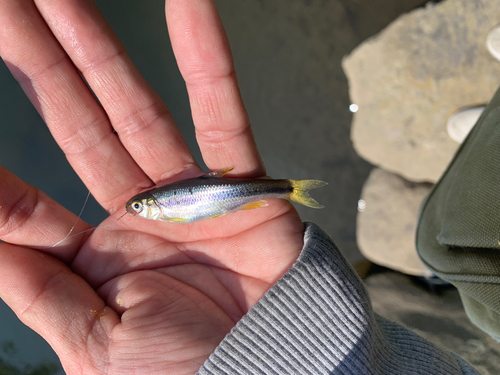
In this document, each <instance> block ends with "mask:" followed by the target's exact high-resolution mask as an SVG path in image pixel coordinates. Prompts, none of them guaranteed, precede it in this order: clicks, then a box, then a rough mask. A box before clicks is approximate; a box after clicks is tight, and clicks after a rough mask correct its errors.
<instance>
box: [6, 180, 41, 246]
mask: <svg viewBox="0 0 500 375" xmlns="http://www.w3.org/2000/svg"><path fill="white" fill-rule="evenodd" d="M37 202H38V190H37V189H36V188H34V187H32V186H27V187H26V188H25V189H23V190H20V191H18V192H17V193H16V194H15V195H14V196H11V197H10V199H9V200H8V201H6V202H2V207H1V209H0V238H3V237H5V236H7V235H9V234H10V233H13V232H14V231H16V230H18V229H19V228H21V227H22V226H23V225H25V224H26V222H27V221H28V220H29V218H30V217H31V215H32V214H33V212H34V211H35V208H36V205H37Z"/></svg>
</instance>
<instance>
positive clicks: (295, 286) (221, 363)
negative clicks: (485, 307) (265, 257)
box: [199, 223, 479, 375]
mask: <svg viewBox="0 0 500 375" xmlns="http://www.w3.org/2000/svg"><path fill="white" fill-rule="evenodd" d="M199 374H230V375H235V374H246V375H248V374H304V375H306V374H342V375H346V374H355V375H363V374H395V375H396V374H397V375H405V374H422V375H429V374H479V373H478V372H477V371H476V370H474V369H473V368H472V367H471V366H470V365H469V364H468V363H467V362H465V361H463V360H462V359H460V358H458V357H457V356H456V355H454V354H452V353H450V352H446V351H443V350H441V349H439V348H437V347H435V346H434V345H432V344H431V343H429V342H427V341H425V340H424V339H423V338H421V337H419V336H417V335H416V334H414V333H412V332H411V331H409V330H408V329H406V328H404V327H402V326H400V325H398V324H396V323H393V322H390V321H388V320H386V319H384V318H381V317H379V316H377V315H376V314H374V313H373V311H372V307H371V303H370V300H369V298H368V295H367V292H366V290H365V288H364V286H363V284H362V282H361V280H360V279H359V278H358V276H357V275H356V273H355V272H354V270H353V269H352V268H351V267H350V265H349V264H348V263H347V262H346V260H345V259H344V257H343V256H342V254H341V253H340V252H339V250H338V249H337V248H336V246H335V245H334V244H333V242H332V241H331V240H330V238H329V237H328V236H327V235H326V234H325V233H324V232H323V231H322V230H321V229H320V228H318V227H317V226H316V225H314V224H311V223H306V232H305V238H304V249H303V250H302V253H301V255H300V257H299V259H298V260H297V262H296V263H295V264H294V266H293V267H292V268H291V269H290V270H289V271H288V272H287V273H286V274H285V275H284V276H283V277H282V278H281V279H280V280H279V281H278V282H277V283H276V285H274V286H273V287H272V288H271V289H270V290H269V291H268V292H267V293H266V294H265V295H264V296H263V297H262V299H261V300H260V301H259V302H258V303H257V304H256V305H255V306H254V307H253V308H252V309H251V310H250V311H249V312H248V314H246V315H245V316H244V317H243V318H242V319H241V320H240V321H239V322H238V324H237V325H236V326H235V327H234V328H233V329H232V330H231V332H230V333H229V334H228V335H227V336H226V338H225V339H224V340H223V341H222V342H221V343H220V345H219V346H218V347H217V349H216V350H215V352H214V353H213V354H212V355H211V356H210V357H209V358H208V359H207V361H206V362H205V364H204V365H203V367H202V368H201V369H200V371H199Z"/></svg>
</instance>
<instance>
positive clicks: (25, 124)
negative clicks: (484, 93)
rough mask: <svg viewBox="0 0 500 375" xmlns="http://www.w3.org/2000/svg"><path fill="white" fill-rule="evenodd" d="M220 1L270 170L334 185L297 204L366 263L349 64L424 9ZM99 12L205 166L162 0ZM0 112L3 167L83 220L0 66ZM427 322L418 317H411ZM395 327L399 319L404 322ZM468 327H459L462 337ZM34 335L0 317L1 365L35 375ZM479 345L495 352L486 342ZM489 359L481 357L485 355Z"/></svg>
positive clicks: (374, 0) (66, 177)
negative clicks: (372, 40) (358, 225)
mask: <svg viewBox="0 0 500 375" xmlns="http://www.w3.org/2000/svg"><path fill="white" fill-rule="evenodd" d="M216 3H217V5H218V7H219V10H220V12H221V15H222V20H223V22H224V25H225V27H226V30H227V32H228V34H229V40H230V42H231V46H232V49H233V53H234V55H235V62H236V67H237V71H238V77H239V81H240V86H241V90H242V93H243V98H244V99H245V102H246V104H247V109H248V112H249V114H250V117H251V120H252V124H253V127H254V132H255V136H256V138H257V142H258V145H259V148H260V151H261V153H262V156H263V159H264V161H265V162H266V165H267V167H268V173H269V174H270V175H271V176H273V177H277V178H279V177H287V178H290V177H293V178H320V179H323V180H326V181H329V182H330V185H329V187H328V189H321V190H318V191H317V193H316V192H315V197H316V198H317V199H318V200H319V201H320V202H321V203H323V204H324V205H325V206H326V207H327V208H326V209H324V210H321V211H316V210H303V209H302V208H300V207H299V210H300V212H301V214H302V216H303V218H304V219H306V220H313V221H315V222H317V223H318V224H320V225H321V227H323V228H324V229H325V230H326V231H327V232H328V233H329V234H330V235H331V237H332V238H333V239H334V240H335V242H336V243H337V245H338V246H339V248H340V249H342V251H343V252H344V254H345V255H346V257H347V258H348V259H349V261H350V262H352V263H356V262H359V261H361V260H362V259H363V258H362V256H361V255H360V253H359V250H358V248H357V246H356V238H355V221H356V213H357V210H356V208H357V201H358V199H359V196H360V192H361V188H362V185H363V183H364V181H365V179H366V177H367V176H368V173H369V171H370V169H371V166H370V165H369V164H367V163H366V162H364V161H363V160H361V159H360V158H359V157H358V156H357V155H356V153H355V152H354V150H353V148H352V145H351V142H350V140H349V133H350V122H351V117H352V115H351V113H350V112H349V111H348V106H349V104H350V103H349V97H348V87H347V80H346V78H345V76H344V74H343V72H342V68H341V59H342V57H343V56H344V55H346V54H348V53H349V52H350V51H351V50H352V49H354V48H355V47H356V46H357V45H358V44H359V43H361V42H362V41H363V40H365V39H366V38H368V37H370V36H372V35H374V34H375V33H377V32H379V31H380V30H381V29H382V28H384V27H385V26H386V25H387V24H389V23H390V22H391V21H392V20H393V19H395V18H396V17H397V16H398V15H399V14H400V13H402V12H407V11H409V10H411V9H413V8H414V7H416V6H418V5H421V4H422V3H424V1H422V0H407V1H404V2H401V1H399V0H273V1H263V0H261V1H230V0H223V1H222V0H217V1H216ZM98 5H99V6H100V8H101V9H102V11H103V13H104V14H105V16H106V17H107V18H108V20H109V21H110V23H111V24H112V26H113V28H114V29H115V30H116V32H117V33H118V35H119V37H120V38H121V39H122V40H123V42H124V44H125V46H126V48H127V50H128V51H129V52H130V55H131V57H132V60H133V61H134V62H135V63H136V65H137V66H138V68H139V70H140V71H141V72H142V73H143V74H144V75H145V77H146V79H148V80H149V82H150V83H151V84H152V85H153V87H154V88H155V89H156V90H157V91H158V92H159V93H160V95H161V96H162V97H163V98H164V100H165V101H166V103H167V105H168V106H169V108H170V109H171V111H172V113H173V116H174V118H175V119H176V120H177V122H178V124H179V125H180V127H181V130H182V131H183V134H185V136H186V137H187V138H188V143H189V145H190V147H191V148H192V149H193V150H194V152H195V154H196V155H198V159H199V153H197V151H196V146H195V143H194V131H193V128H192V121H191V118H190V114H189V105H188V101H187V95H186V92H185V89H184V84H183V82H182V79H181V77H180V75H179V72H178V70H177V68H176V66H175V59H174V57H173V55H172V52H171V49H170V47H169V45H168V39H167V38H168V36H167V31H166V27H165V25H164V15H163V0H148V1H144V2H138V1H129V0H126V1H121V2H120V5H119V7H117V3H116V2H109V1H104V0H100V1H98ZM0 114H1V117H0V163H1V164H2V165H4V166H6V167H7V168H9V169H10V170H12V171H13V172H15V173H16V174H18V175H19V176H20V177H21V178H23V179H25V180H26V181H28V182H30V183H32V184H33V185H35V186H37V187H39V188H40V189H42V190H44V191H45V192H46V193H48V194H49V195H50V196H52V197H53V198H54V199H56V200H57V201H59V202H60V203H62V204H63V205H64V206H66V207H68V208H69V209H71V210H72V211H73V212H75V213H78V212H79V211H80V209H81V206H82V204H83V202H84V200H85V197H86V194H87V190H86V189H85V187H84V186H83V185H82V184H81V182H80V181H79V179H78V177H77V176H76V175H75V174H74V173H73V172H72V171H71V168H70V167H69V165H68V164H67V162H66V161H65V159H64V155H63V154H62V152H61V151H60V150H59V149H58V148H57V146H56V144H55V143H54V141H53V140H52V139H51V137H50V134H49V133H48V131H47V130H46V128H45V126H44V125H43V123H42V122H41V120H40V118H39V116H38V115H37V114H36V112H35V111H34V109H33V108H32V106H31V104H30V103H29V102H28V100H27V99H26V98H25V96H24V94H23V93H22V91H21V89H20V88H19V87H18V85H17V84H16V82H15V81H14V80H13V79H12V77H11V76H10V74H9V73H8V71H7V69H6V68H5V66H4V65H1V64H0ZM103 217H104V213H103V211H102V210H100V209H99V207H98V206H97V205H96V204H95V202H92V203H91V204H89V205H88V206H87V208H86V209H85V212H84V214H83V218H84V219H85V220H87V221H89V222H91V223H93V224H98V223H99V222H100V221H101V220H102V218H103ZM380 277H382V280H384V283H383V284H382V286H381V287H380V289H378V290H381V291H382V294H384V295H387V296H391V295H393V293H396V291H397V288H398V287H399V286H400V285H398V284H400V283H407V281H405V280H406V279H404V280H400V279H396V280H394V279H392V278H386V277H385V276H384V275H382V276H380ZM368 281H370V278H368ZM371 289H373V288H371ZM426 293H427V292H425V291H422V290H417V291H416V292H415V298H416V299H417V300H418V299H419V298H420V297H422V298H427V297H425V296H427V294H426ZM428 298H431V299H432V300H433V301H434V304H433V305H432V307H431V308H432V309H436V310H437V311H441V305H443V304H446V305H448V304H449V299H447V300H442V299H441V297H440V296H434V295H432V296H430V297H428ZM422 300H423V299H422ZM452 300H453V301H454V304H453V305H451V306H452V307H451V308H453V309H454V310H453V311H454V313H455V314H459V315H460V314H462V315H460V316H462V317H463V310H462V309H461V307H460V305H459V302H457V301H458V298H457V296H456V295H454V296H453V297H452ZM380 301H383V300H380ZM389 302H391V303H392V301H389ZM3 308H4V307H3ZM376 308H377V309H380V306H378V305H377V306H376ZM4 310H5V308H4ZM5 311H7V310H5ZM443 311H445V310H443ZM7 312H8V311H7ZM443 315H444V316H441V318H442V319H444V320H446V314H443ZM420 316H421V315H419V314H418V313H417V314H416V316H414V319H416V320H418V319H419V318H420ZM454 316H455V315H454ZM391 318H393V319H395V320H401V319H402V317H401V316H398V315H397V314H393V315H392V316H391ZM410 318H411V316H410ZM410 318H408V316H406V317H405V319H406V320H405V321H404V323H406V324H408V322H409V323H411V321H412V320H411V319H410ZM462 321H463V320H461V321H460V322H462ZM421 323H422V324H425V321H424V322H421ZM461 324H462V323H457V325H456V326H455V327H454V329H452V330H451V334H452V335H456V336H457V337H458V339H460V337H461V336H460V335H461V332H460V331H461V329H462V328H461V327H462V325H461ZM6 327H9V329H10V331H9V332H11V333H12V334H9V336H7V335H6V334H5V332H7V330H6ZM471 329H473V328H471ZM27 331H29V329H27V328H26V327H24V326H22V325H21V324H20V323H19V322H18V321H17V320H16V319H15V318H14V317H13V316H12V314H8V313H7V314H3V315H1V316H0V344H2V347H3V351H1V352H0V358H1V359H2V362H0V365H2V364H8V365H9V366H14V367H15V368H17V369H20V372H19V373H20V374H25V373H26V374H27V373H28V372H26V371H25V370H23V369H24V368H25V367H24V366H25V365H26V363H27V362H26V360H25V359H24V358H25V357H23V356H22V353H23V352H27V351H31V350H33V349H32V347H28V346H27V345H28V344H29V343H28V341H29V340H31V339H27V338H26V337H28V336H26V332H27ZM483 345H484V346H485V347H489V345H490V342H486V341H485V343H484V344H483ZM47 350H48V349H47V347H46V346H44V345H42V344H39V353H40V355H41V356H42V358H43V360H44V361H45V362H46V363H50V364H53V363H56V361H57V358H56V357H55V356H54V354H51V353H50V352H48V351H47ZM488 350H489V349H488ZM488 350H487V351H486V354H485V355H489V354H488V353H490V351H488ZM491 353H493V352H491ZM495 353H496V352H495ZM495 353H494V354H495ZM459 354H461V353H460V352H459ZM495 355H496V354H495ZM37 361H38V360H37ZM41 361H42V360H40V362H41ZM40 362H37V363H40ZM33 365H36V363H34V364H33ZM14 367H11V368H14ZM4 368H7V367H4ZM21 370H22V371H21ZM49 370H50V369H49ZM1 371H4V372H3V373H2V372H1ZM6 371H7V372H6ZM8 371H9V370H8V368H7V370H2V369H1V368H0V375H2V374H4V373H5V374H9V372H8ZM23 371H24V372H23ZM46 373H47V374H53V373H55V372H54V371H52V372H46Z"/></svg>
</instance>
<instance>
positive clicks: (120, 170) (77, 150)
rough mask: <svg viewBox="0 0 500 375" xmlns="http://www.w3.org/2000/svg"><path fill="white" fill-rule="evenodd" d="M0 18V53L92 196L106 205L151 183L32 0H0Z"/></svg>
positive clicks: (108, 207)
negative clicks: (114, 130)
mask: <svg viewBox="0 0 500 375" xmlns="http://www.w3.org/2000/svg"><path fill="white" fill-rule="evenodd" d="M0 24H1V25H2V27H1V28H0V55H1V56H2V58H3V59H4V61H5V62H6V64H7V66H8V67H9V69H10V70H11V72H12V73H13V75H14V76H15V78H16V79H17V80H18V81H19V82H20V84H21V86H22V87H23V89H24V91H25V92H26V93H27V95H28V96H29V98H30V100H31V101H32V103H33V104H34V105H35V107H36V108H37V110H38V112H39V113H40V115H41V116H42V117H43V119H44V120H45V122H46V123H47V125H48V127H49V129H50V131H51V132H52V134H53V136H54V138H55V139H56V141H57V142H58V143H59V145H60V146H61V148H62V149H63V151H64V152H65V153H66V156H67V158H68V160H69V162H70V163H71V164H72V166H73V168H74V169H75V171H76V172H77V173H78V174H79V175H80V177H81V178H82V180H83V181H84V183H85V184H86V185H87V187H88V188H89V189H90V190H91V192H92V194H93V195H94V197H95V198H96V199H97V200H98V201H99V202H100V203H101V204H102V205H103V206H104V207H105V208H106V209H108V210H109V209H113V205H114V200H116V199H117V198H121V199H118V200H119V201H120V203H122V202H123V200H125V199H127V198H128V195H130V189H131V188H133V187H134V186H137V185H139V186H142V187H148V186H151V181H150V180H149V178H148V177H147V176H146V175H145V174H144V173H143V172H142V171H141V169H140V168H139V167H138V166H137V164H136V163H135V162H134V160H133V159H132V158H131V156H130V155H129V154H128V152H127V151H126V150H125V149H124V148H123V146H122V145H121V143H120V141H119V139H118V138H117V137H116V135H114V134H113V129H112V127H111V126H110V124H109V121H108V119H107V116H106V114H105V112H104V111H103V109H102V107H101V106H100V105H99V104H98V102H97V101H96V100H95V98H94V97H93V96H92V93H91V92H90V90H89V89H88V88H87V86H86V85H85V83H84V81H83V80H82V78H81V77H80V75H79V74H78V71H77V70H76V68H75V67H74V65H73V64H72V63H71V61H70V60H69V58H68V57H67V55H66V54H65V53H64V51H63V50H62V48H61V46H60V45H59V44H58V43H57V41H56V40H55V38H54V37H53V35H52V33H51V32H50V30H49V29H48V28H47V25H46V24H45V22H44V21H43V19H42V18H41V17H40V15H39V13H38V11H37V9H36V8H35V6H34V4H33V3H32V2H31V1H17V0H5V1H2V2H1V3H0ZM122 195H125V197H121V196H122Z"/></svg>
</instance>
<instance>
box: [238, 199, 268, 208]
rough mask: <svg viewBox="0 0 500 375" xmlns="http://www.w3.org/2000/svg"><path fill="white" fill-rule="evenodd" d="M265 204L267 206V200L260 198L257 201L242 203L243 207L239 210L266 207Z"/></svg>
mask: <svg viewBox="0 0 500 375" xmlns="http://www.w3.org/2000/svg"><path fill="white" fill-rule="evenodd" d="M266 206H267V201H265V200H263V199H262V200H260V201H257V202H251V203H248V204H246V205H244V206H243V207H241V208H240V210H253V209H254V208H261V207H266Z"/></svg>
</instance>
